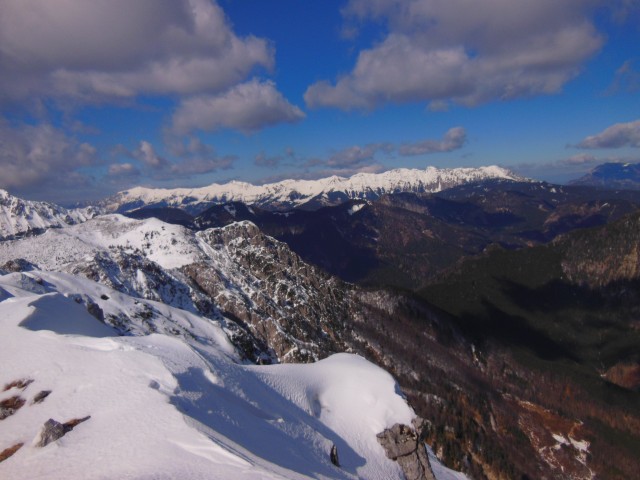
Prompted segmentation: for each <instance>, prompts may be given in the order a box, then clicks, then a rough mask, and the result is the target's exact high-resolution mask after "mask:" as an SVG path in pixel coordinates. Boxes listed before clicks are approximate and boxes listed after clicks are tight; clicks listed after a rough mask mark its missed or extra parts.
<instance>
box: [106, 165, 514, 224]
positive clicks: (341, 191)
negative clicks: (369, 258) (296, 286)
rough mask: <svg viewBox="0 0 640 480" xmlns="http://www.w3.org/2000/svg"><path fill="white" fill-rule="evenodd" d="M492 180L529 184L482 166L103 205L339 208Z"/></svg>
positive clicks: (167, 194)
mask: <svg viewBox="0 0 640 480" xmlns="http://www.w3.org/2000/svg"><path fill="white" fill-rule="evenodd" d="M492 178H503V179H507V180H520V181H522V180H524V179H523V178H522V177H519V176H518V175H515V174H514V173H512V172H510V171H509V170H507V169H505V168H502V167H499V166H496V165H492V166H487V167H477V168H451V169H447V168H444V169H438V168H436V167H427V168H426V169H424V170H419V169H407V168H399V169H394V170H388V171H386V172H383V173H377V174H375V173H358V174H356V175H353V176H351V177H348V178H347V177H338V176H335V175H334V176H331V177H326V178H321V179H319V180H292V179H289V180H283V181H280V182H276V183H269V184H264V185H261V186H258V185H253V184H250V183H245V182H238V181H231V182H228V183H225V184H217V183H214V184H211V185H209V186H205V187H200V188H175V189H161V188H147V187H135V188H132V189H129V190H124V191H121V192H118V193H116V194H115V195H113V196H111V197H109V198H107V199H105V200H103V201H102V202H100V203H99V205H100V206H102V207H104V208H106V209H107V210H109V211H112V212H119V213H122V212H126V211H129V210H133V209H136V208H140V207H142V206H169V207H179V208H182V209H184V210H186V211H188V212H189V213H194V212H197V213H199V212H201V211H203V210H205V209H206V208H208V207H209V206H211V205H214V204H217V203H225V202H230V201H241V202H243V203H246V204H249V205H253V204H255V205H258V206H261V207H263V208H268V209H272V210H280V209H291V208H308V209H313V208H317V207H319V206H326V205H335V204H338V203H342V202H343V201H345V200H349V199H366V200H373V199H376V198H378V197H380V196H381V195H384V194H388V193H397V192H416V193H425V192H437V191H441V190H443V189H446V188H450V187H452V186H456V185H460V184H463V183H468V182H476V181H481V180H487V179H492Z"/></svg>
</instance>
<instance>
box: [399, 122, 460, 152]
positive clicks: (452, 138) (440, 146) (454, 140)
mask: <svg viewBox="0 0 640 480" xmlns="http://www.w3.org/2000/svg"><path fill="white" fill-rule="evenodd" d="M466 141H467V131H466V130H465V129H464V128H463V127H454V128H451V129H449V130H448V131H447V133H445V134H444V137H443V138H442V140H424V141H422V142H418V143H405V144H404V145H401V146H400V148H399V149H398V151H399V153H400V155H405V156H409V155H427V154H430V153H439V152H451V151H453V150H458V149H460V148H462V147H463V146H464V144H465V143H466Z"/></svg>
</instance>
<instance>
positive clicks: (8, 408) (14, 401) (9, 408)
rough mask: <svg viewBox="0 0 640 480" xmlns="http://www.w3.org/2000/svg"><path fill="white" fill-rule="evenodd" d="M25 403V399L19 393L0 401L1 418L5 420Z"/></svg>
mask: <svg viewBox="0 0 640 480" xmlns="http://www.w3.org/2000/svg"><path fill="white" fill-rule="evenodd" d="M24 404H25V399H24V398H22V397H21V396H19V395H14V396H13V397H10V398H7V399H5V400H2V401H0V420H4V419H5V418H7V417H10V416H11V415H13V414H14V413H16V412H17V411H18V410H20V408H22V406H23V405H24Z"/></svg>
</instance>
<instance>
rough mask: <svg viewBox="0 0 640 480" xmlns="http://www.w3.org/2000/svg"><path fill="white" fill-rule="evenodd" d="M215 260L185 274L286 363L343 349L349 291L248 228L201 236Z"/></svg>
mask: <svg viewBox="0 0 640 480" xmlns="http://www.w3.org/2000/svg"><path fill="white" fill-rule="evenodd" d="M197 235H198V238H199V239H200V240H201V241H202V242H203V243H204V245H206V250H205V251H206V252H207V254H208V256H209V258H210V259H211V261H208V262H202V263H195V264H192V265H188V266H185V267H183V268H182V273H183V274H184V275H185V276H186V277H187V278H189V279H190V280H191V281H192V282H194V284H195V285H196V286H197V287H198V288H199V289H200V290H201V291H203V292H205V293H206V294H207V295H209V296H210V298H212V299H213V301H214V302H215V303H216V305H218V306H219V308H220V309H221V310H222V312H223V313H224V314H225V315H226V316H229V317H230V318H235V319H238V320H240V321H241V322H242V323H244V324H246V325H247V326H248V327H249V329H250V330H251V332H252V333H253V334H254V335H255V336H256V337H258V338H260V339H261V340H263V341H265V342H266V343H267V344H268V345H269V346H270V348H271V350H272V354H273V355H274V356H275V357H276V358H277V359H278V360H280V361H286V362H301V361H302V362H306V361H314V360H317V359H319V358H322V357H325V356H326V355H328V354H329V353H330V352H335V351H344V349H345V344H344V341H343V338H342V337H343V334H344V332H345V330H346V328H347V325H348V323H349V320H348V319H349V316H350V312H349V306H350V302H349V299H348V296H349V290H350V289H349V287H348V286H347V285H346V284H344V283H343V282H341V281H339V280H337V279H336V278H333V277H330V276H328V275H326V274H324V273H323V272H321V271H320V270H319V269H317V268H315V267H312V266H310V265H308V264H306V263H304V262H303V261H302V260H301V259H300V257H298V255H296V254H295V253H293V252H292V251H291V250H290V249H289V247H288V246H287V245H286V244H285V243H283V242H279V241H277V240H275V239H273V238H271V237H268V236H266V235H264V234H263V233H262V232H261V231H260V230H259V229H258V228H257V227H256V226H255V225H254V224H252V223H250V222H238V223H234V224H231V225H229V226H227V227H224V228H213V229H209V230H206V231H204V232H200V233H198V234H197Z"/></svg>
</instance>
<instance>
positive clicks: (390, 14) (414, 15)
mask: <svg viewBox="0 0 640 480" xmlns="http://www.w3.org/2000/svg"><path fill="white" fill-rule="evenodd" d="M593 4H594V2H589V1H584V0H566V1H562V2H558V1H555V0H540V1H536V2H529V1H526V0H483V1H482V2H477V1H470V0H449V1H446V2H444V1H443V2H440V1H435V0H375V1H371V0H351V1H350V2H349V3H348V4H347V6H346V7H345V8H344V10H343V14H344V15H345V18H346V19H347V20H348V21H354V22H366V21H374V22H382V23H385V24H386V25H387V28H388V34H387V36H386V37H385V38H383V39H382V41H381V42H380V43H378V44H376V45H374V46H372V47H371V48H369V49H366V50H363V51H361V52H360V53H359V55H358V58H357V60H356V64H355V66H354V68H353V70H352V71H351V72H350V73H348V74H347V75H345V76H343V77H341V78H339V79H337V81H335V82H328V81H321V82H318V83H315V84H313V85H311V86H310V87H309V88H308V89H307V91H306V93H305V101H306V103H307V105H308V106H310V107H323V106H324V107H337V108H341V109H347V110H348V109H352V108H362V109H370V108H374V107H376V106H379V105H381V104H384V103H387V102H395V103H403V102H413V101H429V102H436V103H434V105H436V106H437V105H442V103H441V102H442V101H446V100H449V101H455V102H457V103H461V104H465V105H477V104H480V103H483V102H487V101H492V100H498V99H511V98H517V97H523V96H529V95H537V94H552V93H556V92H559V91H560V90H561V88H562V86H563V85H564V84H565V83H566V82H567V81H569V80H570V79H572V78H573V77H575V76H576V75H577V74H578V73H579V72H580V70H581V67H582V65H583V63H584V62H585V60H587V59H588V58H589V57H591V56H592V55H593V54H595V53H596V52H597V51H598V50H599V49H600V47H601V46H602V44H603V37H602V35H600V34H599V33H598V31H597V30H596V28H595V26H594V25H593V23H592V22H591V21H590V19H589V14H590V9H591V8H592V6H593ZM438 102H440V103H438Z"/></svg>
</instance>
